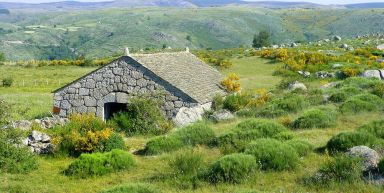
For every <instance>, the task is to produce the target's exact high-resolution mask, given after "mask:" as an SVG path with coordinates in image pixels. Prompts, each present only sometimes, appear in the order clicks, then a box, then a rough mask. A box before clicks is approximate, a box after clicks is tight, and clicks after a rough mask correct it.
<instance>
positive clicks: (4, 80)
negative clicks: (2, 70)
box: [2, 77, 13, 87]
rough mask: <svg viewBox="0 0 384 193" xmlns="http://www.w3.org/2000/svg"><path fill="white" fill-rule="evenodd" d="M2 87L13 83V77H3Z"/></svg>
mask: <svg viewBox="0 0 384 193" xmlns="http://www.w3.org/2000/svg"><path fill="white" fill-rule="evenodd" d="M2 82H3V87H11V86H12V84H13V78H10V77H9V78H3V80H2Z"/></svg>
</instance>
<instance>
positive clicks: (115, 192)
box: [100, 183, 161, 193]
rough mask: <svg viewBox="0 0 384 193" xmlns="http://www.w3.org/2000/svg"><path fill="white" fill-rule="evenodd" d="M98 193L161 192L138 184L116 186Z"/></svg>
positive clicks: (147, 185)
mask: <svg viewBox="0 0 384 193" xmlns="http://www.w3.org/2000/svg"><path fill="white" fill-rule="evenodd" d="M100 193H161V191H160V190H158V189H156V188H153V187H152V186H151V185H149V184H142V183H139V184H125V185H120V186H116V187H113V188H110V189H107V190H104V191H101V192H100Z"/></svg>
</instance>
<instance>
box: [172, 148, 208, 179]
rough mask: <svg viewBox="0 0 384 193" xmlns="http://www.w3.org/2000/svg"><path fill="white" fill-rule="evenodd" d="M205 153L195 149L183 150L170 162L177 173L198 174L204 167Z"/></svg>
mask: <svg viewBox="0 0 384 193" xmlns="http://www.w3.org/2000/svg"><path fill="white" fill-rule="evenodd" d="M203 161H204V160H203V155H202V154H201V153H199V152H197V151H194V150H186V151H185V150H182V151H181V152H179V153H177V154H176V156H175V158H174V159H172V160H171V161H170V162H169V166H170V167H171V168H172V170H173V172H174V174H175V175H187V176H192V175H196V174H197V173H198V172H199V170H201V169H202V167H203Z"/></svg>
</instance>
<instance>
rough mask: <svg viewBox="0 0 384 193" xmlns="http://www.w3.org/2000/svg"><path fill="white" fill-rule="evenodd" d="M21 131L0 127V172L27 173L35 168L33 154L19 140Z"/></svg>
mask: <svg viewBox="0 0 384 193" xmlns="http://www.w3.org/2000/svg"><path fill="white" fill-rule="evenodd" d="M22 137H23V132H21V131H20V130H17V129H0V173H28V172H30V171H32V170H35V169H37V167H38V162H37V158H36V156H35V155H33V154H32V153H31V152H30V151H29V149H27V148H26V147H24V146H23V145H22V144H21V143H20V142H21V139H22Z"/></svg>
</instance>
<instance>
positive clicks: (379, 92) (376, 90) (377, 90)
mask: <svg viewBox="0 0 384 193" xmlns="http://www.w3.org/2000/svg"><path fill="white" fill-rule="evenodd" d="M371 93H372V94H374V95H376V96H378V97H380V98H384V83H380V84H376V85H375V86H374V87H373V88H372V91H371Z"/></svg>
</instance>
